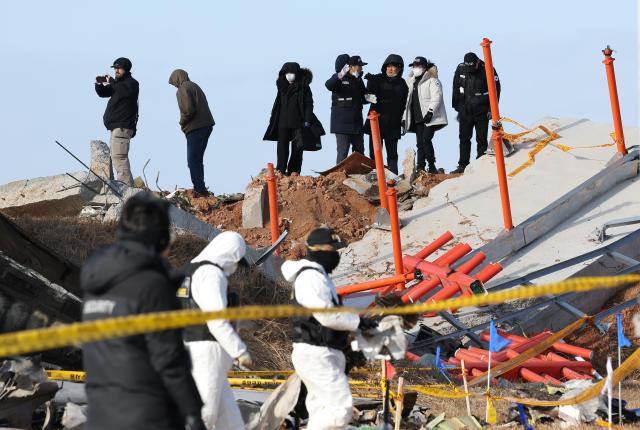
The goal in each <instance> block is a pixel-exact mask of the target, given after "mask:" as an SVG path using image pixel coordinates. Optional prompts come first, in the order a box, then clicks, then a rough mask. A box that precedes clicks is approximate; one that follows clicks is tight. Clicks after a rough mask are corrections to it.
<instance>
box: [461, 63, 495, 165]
mask: <svg viewBox="0 0 640 430" xmlns="http://www.w3.org/2000/svg"><path fill="white" fill-rule="evenodd" d="M493 77H494V79H495V81H496V90H497V91H498V98H499V97H500V78H498V72H496V70H495V69H493ZM451 104H452V106H453V108H454V109H455V110H456V111H457V112H458V122H459V123H460V159H459V160H458V168H457V169H455V170H453V171H452V172H451V173H463V172H464V170H465V168H466V167H467V165H468V164H469V159H470V158H471V137H472V136H473V130H474V128H475V131H476V143H477V155H476V158H480V157H482V156H483V155H484V154H485V152H486V151H487V147H488V141H487V137H488V131H489V130H488V129H489V120H490V119H491V106H490V105H489V87H488V86H487V74H486V72H485V67H484V61H482V60H480V59H479V58H478V56H477V55H476V54H475V53H473V52H468V53H467V54H465V56H464V62H463V63H460V64H458V67H457V68H456V71H455V74H454V75H453V96H452V102H451Z"/></svg>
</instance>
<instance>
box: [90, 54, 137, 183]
mask: <svg viewBox="0 0 640 430" xmlns="http://www.w3.org/2000/svg"><path fill="white" fill-rule="evenodd" d="M111 67H112V68H113V70H114V74H115V78H113V77H111V76H109V75H104V76H96V82H95V89H96V93H97V94H98V96H99V97H102V98H109V101H108V102H107V108H106V109H105V111H104V116H103V122H104V126H105V127H106V128H107V130H109V132H110V133H111V136H110V138H109V147H110V148H111V163H112V164H113V167H114V169H115V171H116V175H117V177H116V179H117V180H118V181H121V182H123V183H125V184H127V185H129V186H132V185H133V176H132V175H131V165H130V164H129V146H130V143H131V139H132V138H133V137H134V136H135V135H136V126H137V124H138V92H139V84H138V81H136V80H135V79H134V78H133V76H131V67H132V64H131V61H130V60H129V59H128V58H124V57H120V58H118V59H117V60H115V61H114V62H113V66H111ZM109 179H111V178H109Z"/></svg>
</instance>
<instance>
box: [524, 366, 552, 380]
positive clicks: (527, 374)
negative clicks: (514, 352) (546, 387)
mask: <svg viewBox="0 0 640 430" xmlns="http://www.w3.org/2000/svg"><path fill="white" fill-rule="evenodd" d="M518 373H520V377H521V378H522V379H524V380H525V381H527V382H542V383H545V382H546V380H545V378H544V377H543V376H542V375H539V374H537V373H536V372H533V371H531V370H529V369H526V368H524V367H523V368H521V369H520V371H519V372H518Z"/></svg>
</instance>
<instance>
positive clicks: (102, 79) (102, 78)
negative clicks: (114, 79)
mask: <svg viewBox="0 0 640 430" xmlns="http://www.w3.org/2000/svg"><path fill="white" fill-rule="evenodd" d="M96 82H98V83H100V84H102V83H105V82H107V77H106V76H96Z"/></svg>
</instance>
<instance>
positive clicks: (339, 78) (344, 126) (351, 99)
mask: <svg viewBox="0 0 640 430" xmlns="http://www.w3.org/2000/svg"><path fill="white" fill-rule="evenodd" d="M366 64H367V63H364V62H363V61H362V59H361V58H360V57H359V56H357V55H355V56H352V57H350V56H349V55H347V54H342V55H340V56H338V58H336V64H335V66H336V73H334V74H333V76H331V77H330V78H329V79H328V80H327V82H326V83H325V84H324V85H325V86H326V87H327V89H328V90H329V91H331V133H334V134H335V135H336V144H337V149H338V154H337V157H336V164H338V163H340V162H341V161H342V160H344V159H345V158H347V156H348V155H349V148H351V147H353V151H354V152H359V153H361V154H364V136H363V124H362V105H363V104H365V103H368V102H367V100H366V94H365V93H366V89H365V86H364V81H363V80H362V67H363V66H365V65H366Z"/></svg>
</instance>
